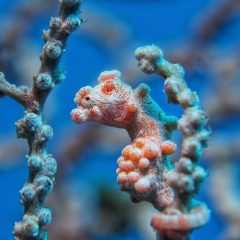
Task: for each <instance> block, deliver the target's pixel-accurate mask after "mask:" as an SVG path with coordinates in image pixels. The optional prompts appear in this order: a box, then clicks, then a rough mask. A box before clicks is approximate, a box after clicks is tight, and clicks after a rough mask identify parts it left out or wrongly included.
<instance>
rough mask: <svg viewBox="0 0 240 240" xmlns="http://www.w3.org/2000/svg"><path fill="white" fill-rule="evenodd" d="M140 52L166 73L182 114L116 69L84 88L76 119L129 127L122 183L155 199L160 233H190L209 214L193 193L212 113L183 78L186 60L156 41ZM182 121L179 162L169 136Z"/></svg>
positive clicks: (149, 65)
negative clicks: (170, 57) (170, 55)
mask: <svg viewBox="0 0 240 240" xmlns="http://www.w3.org/2000/svg"><path fill="white" fill-rule="evenodd" d="M136 58H137V60H138V62H139V66H140V68H141V69H142V70H143V71H144V72H146V73H157V74H160V75H161V76H163V77H164V78H166V80H165V91H166V93H167V95H168V100H169V102H172V103H178V104H180V106H181V107H182V108H183V109H184V113H183V116H182V117H181V119H179V120H177V118H176V117H174V116H167V115H166V114H165V112H164V111H163V110H162V109H161V108H160V106H159V105H158V104H157V103H156V102H154V100H153V99H152V98H151V96H150V88H149V87H148V86H147V85H145V84H140V85H139V86H138V87H137V88H136V89H132V88H131V87H130V86H128V85H126V84H125V83H123V81H122V78H121V73H120V72H119V71H116V70H113V71H105V72H103V73H101V74H100V76H99V78H98V81H99V84H98V85H97V86H96V87H94V88H92V87H90V86H87V87H84V88H82V89H80V91H79V92H78V93H77V94H76V96H75V102H76V104H77V108H76V109H74V110H73V111H72V113H71V114H72V119H73V120H74V121H75V122H77V123H81V122H85V121H96V122H99V123H102V124H105V125H110V126H114V127H119V128H124V129H126V130H127V131H128V133H129V136H130V137H131V139H132V143H131V144H130V145H128V146H126V147H125V148H124V149H123V151H122V155H121V157H120V158H119V159H118V169H117V179H118V183H119V184H120V186H121V189H122V190H123V191H127V192H129V193H130V195H131V198H132V200H133V201H134V202H139V201H148V202H151V203H152V204H153V205H154V207H155V208H156V209H158V210H159V211H160V212H161V213H160V214H157V215H154V216H153V218H152V226H153V227H154V228H155V229H156V230H157V231H158V232H159V238H160V239H174V240H176V239H187V237H188V234H189V233H190V232H191V231H192V230H193V229H194V228H196V227H200V226H201V225H203V224H205V223H206V222H207V221H208V218H209V210H208V209H207V207H206V206H205V205H204V204H202V203H198V202H196V201H195V200H194V199H193V195H194V194H195V193H197V191H198V187H199V184H200V182H201V181H202V180H203V179H204V178H205V176H206V173H205V171H204V169H203V168H201V167H200V166H198V165H197V161H198V159H199V158H200V156H201V154H202V150H203V148H204V147H205V146H206V143H207V139H208V136H209V131H208V129H207V118H206V116H205V114H204V112H203V111H202V110H201V108H200V105H199V99H198V97H197V94H196V93H194V92H192V91H191V90H190V89H189V88H188V87H187V84H186V83H185V81H184V80H183V76H184V71H183V69H182V67H181V66H179V65H177V64H171V63H169V62H168V61H167V60H165V59H164V57H163V54H162V52H161V50H160V49H159V48H157V47H156V46H147V47H142V48H139V49H137V50H136ZM177 126H178V128H179V130H180V131H181V132H182V134H183V138H184V141H183V145H182V151H181V157H180V159H179V161H177V162H176V163H175V162H174V161H173V160H172V159H171V158H170V155H171V154H172V153H174V152H175V150H176V144H175V143H173V142H172V141H171V140H170V137H171V132H172V131H173V130H175V129H176V127H177Z"/></svg>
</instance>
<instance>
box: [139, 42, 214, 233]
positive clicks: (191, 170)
mask: <svg viewBox="0 0 240 240" xmlns="http://www.w3.org/2000/svg"><path fill="white" fill-rule="evenodd" d="M135 55H136V58H137V59H138V62H139V66H140V68H141V69H142V71H144V72H145V73H149V74H151V73H157V74H159V75H161V76H163V77H164V78H165V84H164V87H165V92H166V94H167V96H168V101H169V102H172V103H177V104H180V106H181V107H182V108H183V109H184V113H183V116H182V117H181V119H180V120H179V121H178V128H179V130H180V131H181V132H182V134H183V145H182V151H181V157H180V159H179V160H178V161H177V163H176V169H173V170H170V171H169V172H168V173H167V181H168V183H169V184H170V185H171V186H172V187H173V188H174V189H175V191H176V193H177V195H178V197H179V199H178V201H179V203H178V208H179V209H180V211H181V212H184V211H185V213H182V214H177V215H178V216H177V215H176V216H175V217H177V218H178V220H179V221H180V222H179V223H180V225H179V226H178V230H180V229H181V227H182V230H191V229H193V228H195V227H199V226H201V225H203V224H205V223H206V222H207V221H208V218H209V211H208V210H207V209H206V207H204V205H200V207H199V206H198V205H199V204H197V207H196V206H194V205H195V204H193V199H192V196H193V194H195V193H196V192H197V191H198V188H199V184H200V183H201V182H202V181H203V179H204V178H205V177H206V173H205V171H204V169H203V168H202V167H200V166H198V165H197V161H198V160H199V158H200V156H201V155H202V151H203V148H204V147H206V144H207V139H208V137H209V133H210V132H209V130H208V127H207V118H206V116H205V113H204V112H203V111H202V110H201V108H200V104H199V99H198V97H197V94H196V93H195V92H192V91H191V90H190V89H189V88H188V87H187V85H186V82H185V81H184V79H183V77H184V70H183V68H182V67H181V66H180V65H178V64H172V63H169V62H168V61H167V60H165V59H164V56H163V53H162V52H161V50H160V49H159V48H157V47H156V46H147V47H143V48H138V49H137V50H136V52H135ZM181 205H182V206H181ZM195 209H200V210H201V211H200V210H199V211H197V214H196V213H195V215H194V214H192V213H193V212H195ZM171 214H172V213H171ZM186 214H188V215H189V217H186ZM164 219H166V220H167V221H170V219H168V218H166V217H165V218H162V217H161V216H160V215H159V216H158V217H155V219H153V222H152V225H153V227H155V228H156V229H157V230H160V232H162V229H164V226H165V225H164V224H163V227H161V226H160V225H161V224H160V223H164ZM157 220H158V221H157ZM190 220H192V221H190ZM194 220H195V221H194ZM175 221H176V220H175ZM155 223H157V224H156V225H155ZM173 226H174V224H173ZM173 229H174V227H173Z"/></svg>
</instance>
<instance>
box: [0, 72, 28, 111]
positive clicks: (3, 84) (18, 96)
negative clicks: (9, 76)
mask: <svg viewBox="0 0 240 240" xmlns="http://www.w3.org/2000/svg"><path fill="white" fill-rule="evenodd" d="M0 96H9V97H11V98H13V99H14V100H16V101H17V102H19V103H21V104H22V105H23V106H24V107H27V104H28V102H29V101H30V98H31V97H30V94H29V89H28V87H26V86H22V87H17V86H16V85H14V84H10V83H9V82H8V81H7V80H6V79H5V76H4V74H3V73H1V72H0Z"/></svg>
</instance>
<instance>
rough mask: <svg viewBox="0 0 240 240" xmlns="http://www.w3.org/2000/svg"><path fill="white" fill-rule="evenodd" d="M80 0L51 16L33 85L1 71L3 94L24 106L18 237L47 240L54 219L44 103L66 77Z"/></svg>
mask: <svg viewBox="0 0 240 240" xmlns="http://www.w3.org/2000/svg"><path fill="white" fill-rule="evenodd" d="M80 5H81V1H80V0H60V17H55V18H52V19H51V21H50V24H49V30H48V31H46V32H44V41H45V44H44V46H43V48H42V53H41V57H40V60H41V66H40V70H39V72H38V74H37V75H35V76H34V78H33V87H32V89H31V90H29V89H28V88H26V87H25V88H21V87H16V86H15V85H12V84H10V83H9V82H7V81H6V80H5V78H4V75H3V74H0V94H1V96H9V97H11V98H13V99H15V100H16V101H17V102H19V103H21V104H22V105H23V107H24V108H25V110H26V111H25V113H24V117H23V118H22V119H20V120H18V121H17V122H16V128H17V136H18V137H19V138H24V139H26V140H27V142H28V147H29V151H28V155H27V160H28V168H29V176H28V180H27V182H26V183H25V184H24V186H23V188H22V189H21V191H20V197H21V202H22V204H23V205H24V216H23V220H22V221H21V222H17V223H16V224H15V227H14V235H15V239H16V240H30V239H31V240H47V239H48V233H47V230H46V225H48V224H50V223H51V210H50V209H48V208H45V207H44V202H45V199H46V197H47V195H48V193H49V192H51V191H52V188H53V184H54V180H55V174H56V170H57V163H56V160H55V159H54V158H53V157H52V155H51V154H49V153H48V152H47V148H46V145H47V142H48V140H49V139H50V138H51V137H52V135H53V130H52V128H51V127H50V126H49V125H47V124H46V123H45V122H44V116H43V108H44V103H45V101H46V99H47V97H48V95H49V93H50V92H51V91H52V89H53V88H54V86H55V85H56V84H57V83H60V82H61V81H62V80H63V79H64V77H65V76H64V73H63V72H62V71H61V70H60V68H59V62H60V59H61V56H62V53H63V52H64V50H65V49H64V48H65V44H66V41H67V39H68V37H69V35H70V34H71V33H72V32H73V31H74V30H76V28H77V27H78V26H79V25H80V23H81V19H80Z"/></svg>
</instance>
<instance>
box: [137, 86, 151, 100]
mask: <svg viewBox="0 0 240 240" xmlns="http://www.w3.org/2000/svg"><path fill="white" fill-rule="evenodd" d="M150 91H151V88H150V87H149V86H148V85H147V84H145V83H141V84H139V85H138V86H137V88H136V89H135V93H136V96H137V97H138V98H140V99H143V98H144V97H146V96H147V95H149V93H150Z"/></svg>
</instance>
